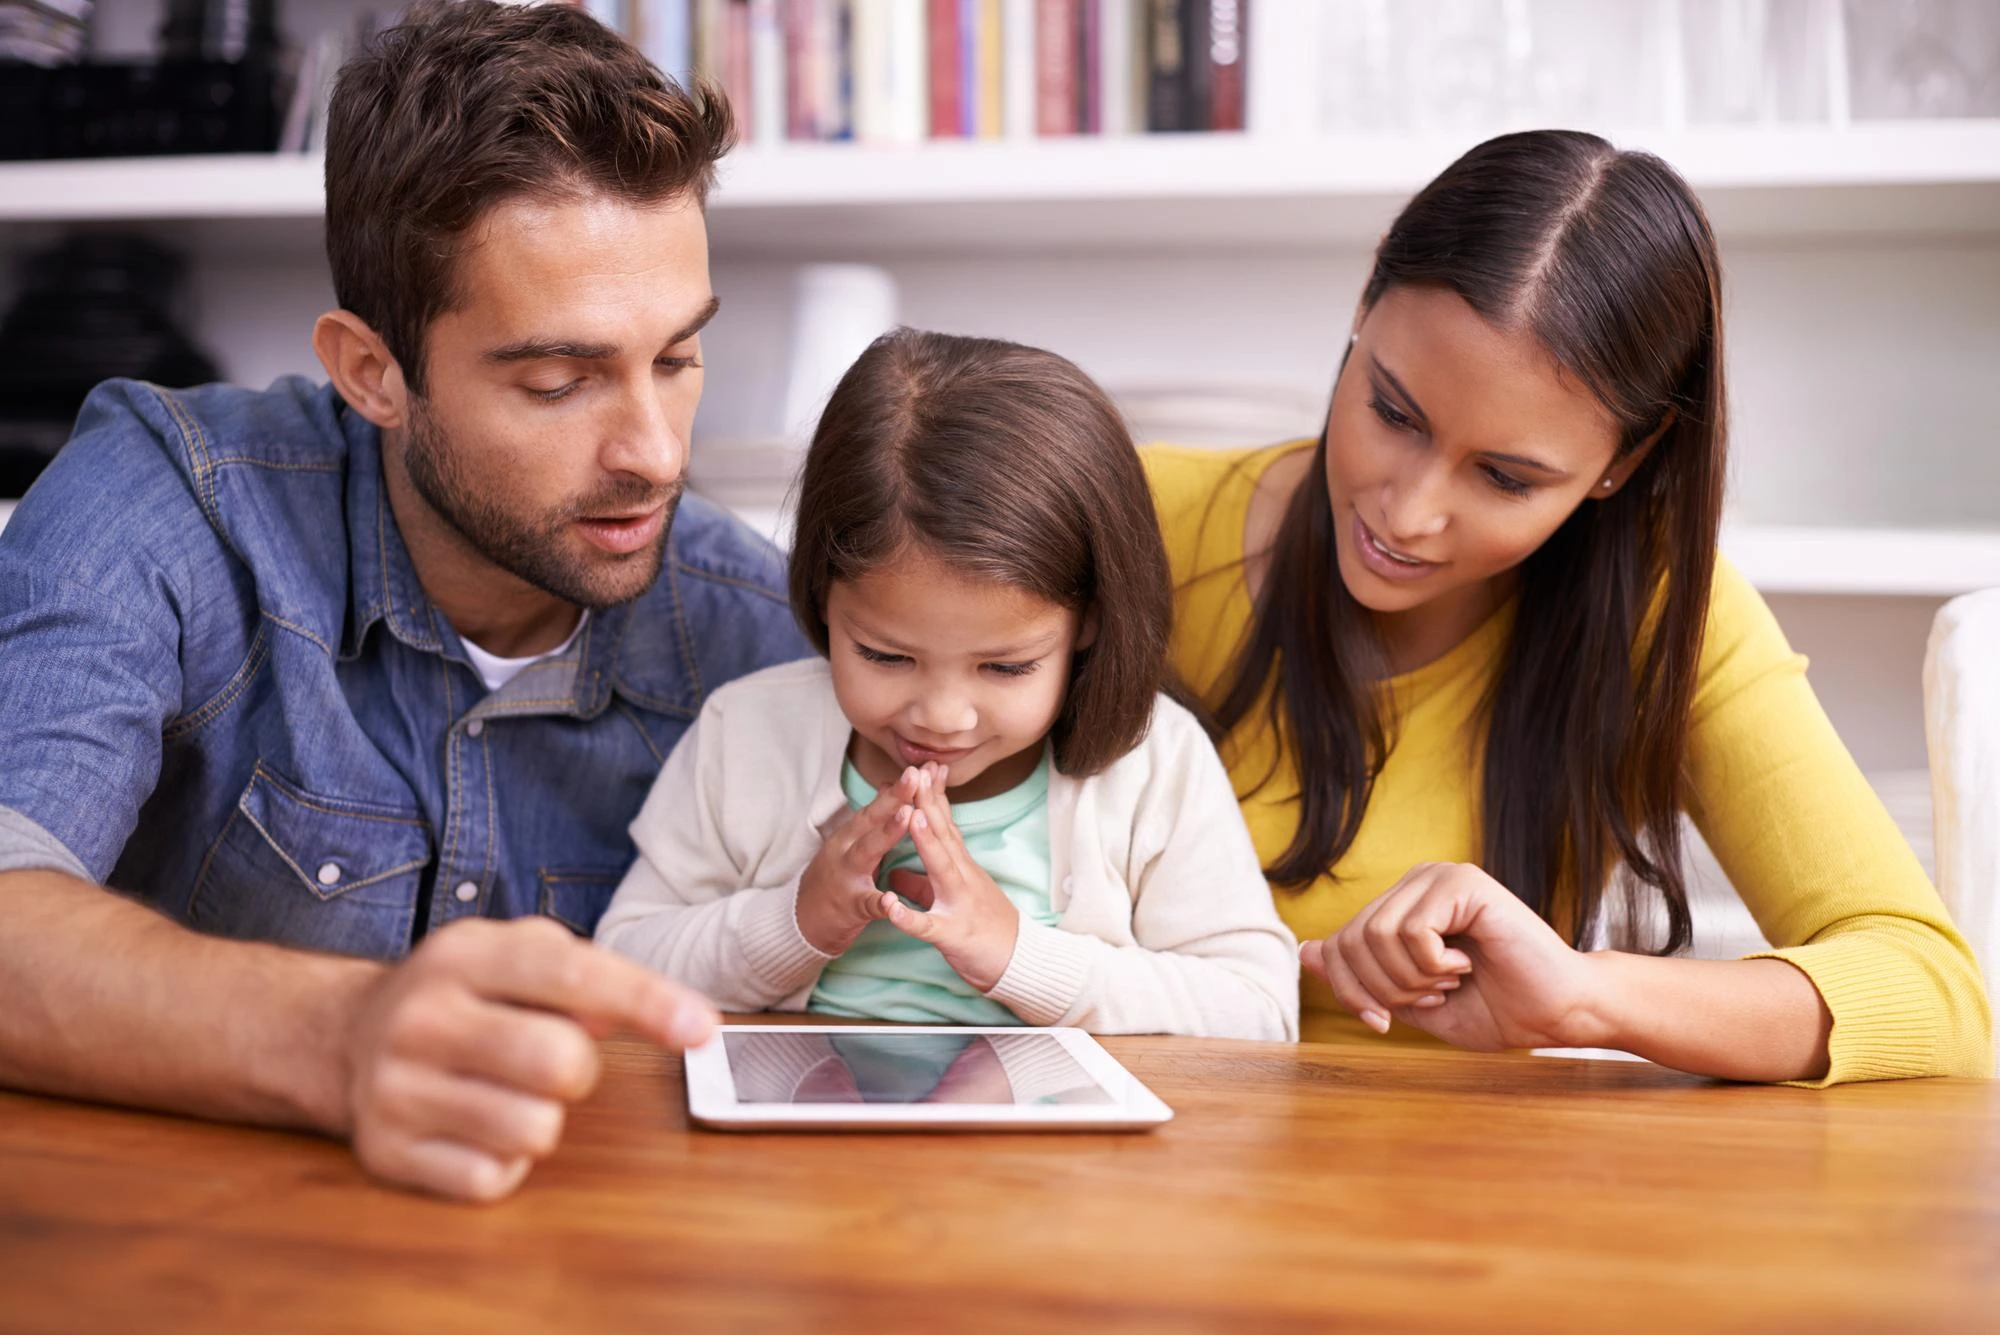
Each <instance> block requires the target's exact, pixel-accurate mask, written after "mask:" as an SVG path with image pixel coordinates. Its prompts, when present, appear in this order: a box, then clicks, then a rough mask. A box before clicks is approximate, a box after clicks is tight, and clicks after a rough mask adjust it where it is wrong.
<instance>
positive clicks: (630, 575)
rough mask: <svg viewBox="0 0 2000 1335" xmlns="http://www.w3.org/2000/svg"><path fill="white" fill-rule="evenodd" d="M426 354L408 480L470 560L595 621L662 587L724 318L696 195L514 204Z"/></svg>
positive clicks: (474, 242)
mask: <svg viewBox="0 0 2000 1335" xmlns="http://www.w3.org/2000/svg"><path fill="white" fill-rule="evenodd" d="M457 283H458V288H459V293H460V295H461V297H462V298H463V300H462V301H461V303H460V304H459V305H458V306H457V308H456V309H454V310H452V311H450V312H449V313H448V314H445V315H442V316H440V317H439V318H438V319H437V320H435V321H434V322H433V323H432V325H431V327H430V330H429V333H428V337H427V340H426V361H425V377H424V383H425V393H424V394H423V396H421V397H417V398H413V399H412V401H411V403H410V409H409V420H408V433H407V438H406V445H405V451H404V464H405V467H406V468H407V470H408V472H409V475H410V481H411V484H412V485H413V486H414V487H415V488H416V490H417V493H418V494H419V495H420V496H422V497H423V499H424V501H425V502H426V503H427V504H428V505H429V506H430V507H431V508H432V509H433V510H434V511H436V512H437V514H438V516H439V517H440V518H441V519H442V520H443V521H444V522H445V523H446V524H447V525H449V526H450V527H451V528H452V529H454V530H456V531H457V533H458V534H459V535H460V536H461V537H462V538H463V539H464V540H465V541H466V543H467V544H469V545H470V546H471V547H472V548H473V550H474V551H476V552H477V553H478V554H479V555H480V556H482V557H484V558H485V559H486V560H488V561H490V562H492V563H493V564H494V565H496V566H498V567H500V568H501V569H503V570H505V571H507V572H509V573H511V574H513V575H515V576H516V577H518V578H520V579H522V580H525V581H527V582H528V583H529V584H532V585H534V586H536V587H537V588H540V589H543V590H546V591H547V592H549V593H552V594H554V595H556V596H557V597H559V598H563V599H565V600H567V601H569V602H572V603H576V604H579V605H581V606H585V607H611V606H615V605H617V604H619V603H623V602H629V601H630V600H631V599H633V598H636V597H638V596H639V595H640V594H641V593H644V592H645V591H646V589H647V588H648V587H650V586H651V585H652V583H653V581H654V580H655V579H656V578H658V576H659V573H660V564H661V561H662V560H663V559H664V556H665V551H666V540H667V528H668V525H669V524H670V523H671V522H672V520H673V512H674V506H675V505H676V503H677V502H678V501H679V499H680V494H681V488H682V484H683V478H684V475H685V473H686V469H687V457H688V436H689V432H690V429H691V428H692V426H693V423H694V412H695V405H696V404H697V403H698V402H699V401H700V399H701V380H702V372H701V338H700V332H701V328H702V326H703V325H705V324H706V323H707V322H708V320H709V317H710V316H712V315H713V314H714V313H715V298H714V295H713V293H712V291H711V289H710V287H709V281H708V234H707V230H706V228H705V227H704V225H703V219H702V214H701V210H700V208H699V207H698V206H697V205H696V204H695V203H694V202H693V201H692V200H689V199H676V200H671V201H668V202H665V203H661V204H632V203H627V202H625V201H621V200H614V199H609V198H605V197H603V196H601V195H589V196H585V197H582V198H578V199H571V200H563V201H553V202H552V201H545V200H525V199H524V200H515V201H510V202H508V203H504V204H501V205H499V206H498V207H496V208H495V209H493V210H492V212H490V213H489V214H487V215H486V217H485V218H484V219H482V220H481V221H480V223H479V224H478V225H477V226H475V227H474V229H473V231H472V233H471V235H470V236H469V237H468V238H467V245H466V248H465V249H464V251H463V252H462V254H461V256H460V258H459V262H458V271H457Z"/></svg>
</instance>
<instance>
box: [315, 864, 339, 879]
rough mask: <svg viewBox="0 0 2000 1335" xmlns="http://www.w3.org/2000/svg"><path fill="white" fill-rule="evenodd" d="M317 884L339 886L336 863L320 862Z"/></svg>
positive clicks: (337, 865)
mask: <svg viewBox="0 0 2000 1335" xmlns="http://www.w3.org/2000/svg"><path fill="white" fill-rule="evenodd" d="M319 883H320V884H321V885H339V884H340V864H339V863H337V862H322V863H321V864H320V868H319Z"/></svg>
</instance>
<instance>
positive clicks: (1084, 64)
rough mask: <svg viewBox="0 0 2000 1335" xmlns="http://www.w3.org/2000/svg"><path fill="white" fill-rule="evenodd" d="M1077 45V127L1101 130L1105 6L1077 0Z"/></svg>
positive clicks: (1085, 131)
mask: <svg viewBox="0 0 2000 1335" xmlns="http://www.w3.org/2000/svg"><path fill="white" fill-rule="evenodd" d="M1078 10H1079V13H1078V17H1077V24H1078V28H1077V48H1076V126H1077V129H1078V130H1079V131H1080V132H1081V133H1083V134H1102V133H1104V104H1103V84H1102V79H1103V72H1104V71H1103V66H1104V58H1103V56H1102V54H1101V51H1100V48H1101V47H1102V45H1103V42H1104V6H1103V5H1102V4H1101V3H1100V2H1099V0H1079V3H1078Z"/></svg>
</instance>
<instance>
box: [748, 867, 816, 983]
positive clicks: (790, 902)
mask: <svg viewBox="0 0 2000 1335" xmlns="http://www.w3.org/2000/svg"><path fill="white" fill-rule="evenodd" d="M737 926H738V930H739V931H740V932H741V933H742V941H743V960H744V963H746V964H748V965H749V966H750V971H751V973H752V974H753V975H754V976H755V977H756V978H757V979H758V980H759V981H760V982H761V983H762V984H763V988H764V990H766V991H768V992H771V993H773V994H774V995H777V996H789V995H790V994H791V993H793V992H796V991H798V990H799V989H800V988H802V987H804V986H806V985H807V984H809V983H811V982H812V980H813V979H814V978H815V977H816V976H818V974H819V971H820V970H821V969H824V968H825V967H826V962H827V961H828V960H830V959H832V958H833V956H831V955H828V954H824V953H822V952H821V951H820V950H819V948H818V947H816V946H814V945H813V943H812V942H810V941H808V940H806V938H805V933H803V932H801V931H800V930H799V887H798V886H797V885H796V884H793V885H788V886H780V887H777V888H774V889H770V890H765V891H763V892H762V893H760V894H758V895H756V896H755V898H754V902H753V903H751V904H750V906H749V907H748V908H747V909H746V910H745V911H744V914H743V919H742V921H741V922H740V923H739V924H738V925H737Z"/></svg>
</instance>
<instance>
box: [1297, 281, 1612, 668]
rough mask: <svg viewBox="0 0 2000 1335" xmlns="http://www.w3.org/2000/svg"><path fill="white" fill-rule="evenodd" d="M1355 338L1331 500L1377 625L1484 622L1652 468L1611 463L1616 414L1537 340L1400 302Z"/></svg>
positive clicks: (1359, 591) (1426, 297) (1346, 557)
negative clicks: (1552, 545) (1575, 531)
mask: <svg viewBox="0 0 2000 1335" xmlns="http://www.w3.org/2000/svg"><path fill="white" fill-rule="evenodd" d="M1355 335H1356V336H1355V341H1354V345H1353V348H1352V350H1351V351H1350V352H1349V354H1348V359H1347V366H1346V369H1345V370H1344V371H1343V372H1342V373H1341V377H1340V382H1339V384H1338V385H1337V387H1336V388H1335V390H1334V396H1333V408H1332V411H1331V413H1330V415H1329V417H1328V419H1327V458H1326V465H1327V499H1328V500H1329V501H1330V502H1331V503H1332V506H1333V519H1334V533H1335V541H1336V544H1337V547H1338V552H1339V558H1340V576H1341V580H1342V582H1343V583H1345V584H1346V585H1347V589H1348V592H1350V593H1351V594H1353V595H1354V598H1355V601H1357V602H1359V603H1360V604H1362V606H1364V607H1367V608H1369V609H1370V610H1371V611H1374V612H1377V613H1381V614H1384V615H1385V616H1390V617H1394V616H1395V615H1397V614H1399V613H1406V612H1410V611H1413V610H1415V609H1419V608H1425V609H1431V610H1439V611H1442V610H1449V609H1451V607H1452V606H1453V605H1454V604H1456V605H1458V606H1459V607H1460V608H1461V609H1463V610H1467V611H1469V612H1475V613H1479V614H1483V612H1484V611H1486V610H1490V609H1491V607H1492V606H1493V605H1494V602H1495V599H1494V592H1495V590H1494V588H1493V584H1494V581H1495V580H1497V579H1499V578H1501V577H1502V576H1504V575H1506V574H1507V572H1509V571H1511V570H1513V569H1514V567H1515V566H1517V565H1519V564H1520V563H1521V562H1522V561H1524V560H1526V559H1527V557H1528V556H1529V554H1530V553H1532V552H1533V551H1534V550H1535V549H1536V548H1537V547H1540V546H1541V545H1542V544H1543V543H1544V542H1546V541H1548V539H1549V537H1550V535H1552V534H1553V533H1554V532H1555V531H1556V529H1557V528H1559V527H1561V525H1562V523H1563V521H1564V520H1565V519H1568V518H1569V516H1570V514H1571V513H1572V512H1573V511H1575V509H1576V507H1577V506H1578V505H1580V504H1582V503H1583V502H1584V501H1585V500H1587V499H1591V498H1602V497H1606V496H1609V495H1611V494H1613V492H1615V491H1616V490H1617V488H1618V487H1619V486H1622V485H1623V484H1624V481H1625V479H1626V477H1628V476H1629V475H1630V473H1631V471H1632V470H1633V469H1634V468H1636V467H1637V466H1638V464H1639V462H1640V460H1641V459H1642V458H1643V457H1644V455H1645V451H1644V450H1643V449H1640V450H1633V451H1631V452H1629V453H1628V454H1627V455H1626V457H1625V458H1623V459H1619V460H1617V461H1616V462H1615V463H1614V455H1615V453H1616V450H1617V445H1618V440H1619V429H1618V424H1617V422H1616V420H1615V419H1614V418H1613V416H1612V415H1611V412H1610V410H1609V409H1607V408H1606V407H1605V406H1604V405H1603V404H1602V403H1600V402H1598V400H1597V399H1596V397H1595V396H1593V395H1592V394H1591V393H1590V391H1589V390H1588V389H1586V388H1585V387H1584V386H1583V385H1581V384H1579V383H1577V382H1576V381H1575V380H1574V379H1572V378H1570V377H1568V376H1566V375H1565V374H1563V373H1562V372H1561V370H1560V369H1559V368H1558V367H1557V365H1556V363H1555V361H1554V359H1553V358H1551V357H1550V356H1549V354H1548V353H1547V352H1546V351H1545V350H1544V349H1543V348H1542V346H1541V344H1540V343H1538V342H1537V341H1536V340H1535V338H1534V336H1533V335H1532V334H1529V333H1526V332H1516V331H1507V330H1502V329H1497V328H1495V327H1494V326H1493V325H1491V324H1489V323H1487V321H1486V320H1485V319H1483V318H1482V317H1481V316H1480V315H1479V314H1478V312H1476V311H1474V310H1473V309H1472V307H1471V306H1469V305H1467V304H1466V302H1465V300H1464V298H1462V297H1460V296H1459V295H1458V294H1457V293H1455V292H1451V291H1448V290H1444V289H1438V288H1416V287H1401V288H1391V289H1390V290H1389V291H1388V292H1386V293H1384V294H1383V295H1382V297H1381V299H1380V300H1378V301H1377V302H1376V303H1375V305H1374V306H1373V307H1372V308H1371V309H1370V310H1369V311H1368V312H1367V313H1366V315H1365V316H1363V318H1362V320H1361V323H1360V325H1359V326H1358V327H1357V329H1356V331H1355ZM1607 482H1609V483H1610V485H1609V486H1606V485H1605V484H1606V483H1607ZM1466 629H1470V627H1469V626H1467V627H1466Z"/></svg>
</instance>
